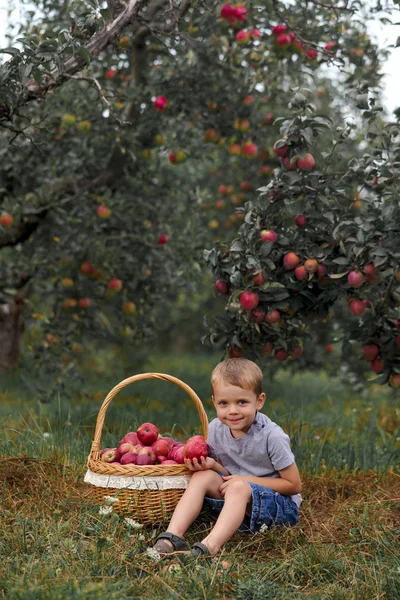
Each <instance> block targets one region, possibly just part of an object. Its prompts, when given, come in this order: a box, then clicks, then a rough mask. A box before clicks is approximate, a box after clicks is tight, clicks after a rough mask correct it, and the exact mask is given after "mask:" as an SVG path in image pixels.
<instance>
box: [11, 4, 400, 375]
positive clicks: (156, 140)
mask: <svg viewBox="0 0 400 600" xmlns="http://www.w3.org/2000/svg"><path fill="white" fill-rule="evenodd" d="M32 5H33V6H34V7H35V11H33V10H31V8H32ZM27 8H29V10H27V12H26V19H25V21H24V22H23V23H21V24H18V25H15V26H14V30H13V31H11V32H10V45H9V47H8V48H6V49H4V50H3V54H4V56H5V57H6V60H5V61H4V62H3V64H2V65H1V66H0V126H1V136H2V141H3V144H2V150H1V154H2V160H1V167H0V208H1V215H0V226H1V229H0V252H1V259H2V260H1V262H0V281H1V285H0V294H1V304H0V341H1V344H0V347H1V348H2V350H1V355H0V362H1V366H2V368H3V369H6V368H7V367H9V366H10V365H13V364H15V362H16V360H17V357H18V354H19V340H20V336H21V331H22V330H23V329H24V331H25V333H24V341H25V345H24V352H23V360H24V364H25V365H30V366H31V367H32V368H33V367H34V368H36V369H39V371H40V372H41V373H42V375H43V376H46V378H48V377H49V376H50V375H51V373H54V365H55V362H54V361H58V363H57V364H59V365H60V380H61V381H65V380H70V379H72V378H73V373H74V363H75V362H76V360H77V358H78V361H79V354H80V353H82V352H85V351H86V350H85V344H86V343H87V341H88V340H92V339H98V340H100V341H103V342H105V341H107V340H112V341H118V340H121V339H124V340H128V341H129V342H130V343H131V344H132V345H133V346H135V345H137V346H139V345H143V344H146V343H147V342H149V341H150V340H151V339H152V338H153V337H154V335H156V334H157V331H160V330H161V329H162V327H165V323H166V321H167V320H168V314H169V312H170V307H171V306H172V305H173V303H174V302H175V300H176V298H177V297H178V295H179V293H180V290H186V293H188V291H189V293H191V291H192V290H195V289H196V284H197V281H198V280H202V277H199V274H200V272H201V271H202V269H203V268H204V266H203V262H202V249H203V248H204V247H207V248H209V247H210V246H211V245H212V244H214V248H213V249H212V250H211V251H208V253H207V260H208V262H209V264H210V265H211V266H212V269H213V273H214V276H215V279H216V280H217V279H218V280H219V281H222V284H225V285H222V288H221V287H220V289H218V288H217V289H218V291H219V292H221V293H223V294H224V295H225V294H226V298H227V306H226V308H227V311H226V317H224V318H223V319H222V320H221V319H220V320H219V326H218V327H216V328H214V329H213V332H212V335H211V336H210V338H209V339H210V340H211V342H212V343H219V344H220V345H221V346H222V347H224V348H225V347H228V346H229V347H231V346H238V347H240V346H245V347H246V351H248V352H249V353H250V354H251V355H252V356H254V357H258V356H259V355H260V354H262V353H264V354H265V353H266V352H267V351H266V350H265V346H266V345H267V344H272V349H273V352H274V353H275V352H279V351H281V354H282V352H283V353H289V354H291V353H293V352H295V351H296V348H297V347H298V346H299V345H300V342H301V340H302V339H303V338H304V336H305V335H307V331H308V326H307V319H320V318H323V319H326V318H328V316H329V315H330V311H331V309H332V307H333V306H334V305H337V303H339V302H342V303H345V304H346V300H349V306H353V305H352V304H351V302H354V301H358V302H363V303H364V301H365V302H369V303H370V304H371V307H372V308H371V307H368V309H367V310H366V311H365V315H364V316H363V317H362V323H363V326H362V327H361V326H360V324H359V323H360V322H359V318H358V317H356V320H355V321H354V325H353V328H352V329H353V330H354V331H351V332H350V330H349V332H348V333H349V337H348V339H349V340H351V339H356V340H358V341H359V342H360V343H363V342H365V343H369V342H370V341H371V339H374V340H375V342H376V343H377V345H378V346H379V349H380V354H379V360H381V356H382V357H384V358H382V360H384V361H385V366H384V370H383V372H384V377H385V378H389V377H392V376H393V374H394V373H395V372H396V368H397V367H396V362H395V361H396V358H395V354H394V355H393V356H392V354H389V353H388V352H389V346H390V348H392V346H391V345H390V344H392V337H391V336H392V334H393V327H394V325H393V323H392V321H391V320H390V319H392V320H393V318H394V319H395V317H394V314H395V312H396V311H395V302H396V300H395V294H396V285H395V283H396V281H397V280H396V278H393V269H394V264H395V260H396V256H395V255H396V253H397V248H396V242H395V240H393V244H392V239H391V237H390V236H392V237H394V238H395V232H393V233H392V234H390V226H391V225H390V224H393V218H394V217H395V216H396V211H395V194H396V189H397V184H396V179H395V176H396V169H397V167H396V148H397V146H396V144H397V138H396V131H397V130H396V128H395V124H393V126H392V125H389V126H388V127H387V128H384V127H383V121H382V120H381V117H380V114H381V113H380V107H379V96H378V95H377V94H375V90H376V89H377V86H379V82H380V78H381V74H380V70H379V66H380V61H381V60H382V59H383V58H384V53H382V52H379V51H378V49H377V47H376V45H375V44H374V43H373V42H372V41H371V40H370V39H369V37H368V35H367V32H366V19H367V18H368V17H371V16H374V15H375V13H374V12H373V11H372V9H369V10H367V11H366V10H365V9H364V8H363V7H362V6H361V5H360V3H359V2H357V1H350V2H349V1H347V2H341V1H338V2H337V3H336V4H335V5H332V6H330V5H327V4H324V3H321V2H319V1H317V0H313V1H310V2H309V3H308V4H307V6H306V7H304V3H301V2H295V3H289V2H285V1H283V0H282V1H278V0H270V1H267V2H261V1H254V2H251V3H250V2H249V3H247V2H239V3H234V4H229V3H219V2H214V1H211V0H203V1H196V2H194V1H192V2H191V1H188V0H185V1H182V2H178V1H177V2H174V1H173V0H172V1H170V0H168V1H167V0H153V1H151V0H149V1H144V0H142V1H140V0H129V1H128V2H126V3H123V2H117V1H114V0H109V2H97V0H90V1H88V2H85V1H83V0H74V1H70V2H67V3H60V2H58V0H53V1H51V2H48V1H46V2H42V1H40V0H36V1H35V2H33V3H30V4H29V7H27ZM379 9H380V7H379V6H378V5H377V7H376V10H377V11H378V12H377V13H376V14H379ZM328 69H331V70H332V71H333V70H334V72H335V78H336V79H332V77H330V76H329V75H328ZM293 90H297V91H295V92H294V91H293ZM304 90H306V91H304ZM343 90H346V95H345V96H344V95H343ZM370 90H371V91H370ZM357 107H358V108H357ZM357 110H358V111H360V112H359V115H360V116H359V115H358V113H357ZM349 111H350V112H351V116H352V117H353V118H352V119H350V121H349V122H347V120H348V115H349ZM346 115H347V116H346ZM279 139H281V140H283V141H280V142H278V143H277V144H275V142H276V141H277V140H279ZM274 145H275V150H274ZM389 147H390V148H391V149H392V150H390V156H389V157H388V156H387V155H386V152H387V148H389ZM283 154H284V155H283ZM310 156H311V158H310ZM313 161H315V164H313ZM388 181H392V183H391V184H389V183H388ZM260 189H261V196H259V192H258V191H257V190H260ZM357 202H358V203H362V207H361V209H359V208H356V206H355V205H356V203H357ZM383 203H384V208H385V210H383ZM390 207H391V209H390ZM390 210H393V211H394V212H390ZM299 217H302V218H303V223H302V224H300V221H301V219H300V220H299ZM378 217H379V218H378ZM304 219H305V221H304ZM296 220H297V223H296ZM368 224H369V225H368ZM262 232H263V233H262ZM265 232H267V233H265ZM360 232H362V234H361V233H360ZM261 235H262V237H260V236H261ZM271 235H272V237H271ZM387 235H388V236H389V237H390V242H389V241H387V238H385V236H387ZM266 236H267V237H266ZM268 236H269V238H268ZM274 236H275V237H274ZM264 238H265V239H264ZM383 240H385V242H384V243H383ZM389 243H390V246H388V248H387V247H386V245H387V244H389ZM386 250H388V253H387V254H385V253H384V252H385V251H386ZM380 253H381V254H380ZM287 255H289V256H291V259H292V262H291V263H290V264H293V257H296V258H295V260H296V259H297V258H298V259H299V260H301V264H300V262H299V264H298V265H296V267H294V268H291V267H290V266H287V264H286V263H288V261H289V259H288V258H286V259H285V260H286V263H284V257H286V256H287ZM306 260H309V261H311V263H307V265H308V266H307V271H306V273H307V276H306V277H303V278H298V277H297V276H294V272H295V268H296V269H297V268H298V267H302V266H303V263H304V265H305V264H306V263H305V261H306ZM335 261H336V262H335ZM344 261H347V262H344ZM316 263H317V265H316ZM370 264H371V265H373V269H375V271H374V272H373V273H372V275H371V274H368V272H366V271H365V268H366V267H367V265H370ZM323 268H325V269H326V271H325V272H324V273H323V274H321V269H323ZM369 268H370V269H371V268H372V267H369ZM315 269H317V270H315ZM350 272H354V273H356V274H361V276H362V278H363V280H362V281H363V282H362V284H361V285H360V286H359V287H356V286H354V285H353V284H351V283H350V282H348V281H347V278H348V276H349V274H350ZM317 273H319V274H320V275H321V276H320V277H318V274H317ZM377 273H378V274H377ZM357 277H359V275H357ZM371 277H372V278H373V281H374V282H373V283H371ZM388 277H389V281H388V280H387V278H388ZM261 279H262V281H261ZM375 280H379V281H378V282H376V281H375ZM358 281H361V280H360V279H358ZM389 282H391V283H389ZM219 285H220V286H221V284H219ZM243 294H247V295H246V296H243ZM249 294H250V296H249ZM251 294H253V296H251ZM254 294H255V295H257V296H258V302H257V306H254V307H252V308H251V304H252V303H254V301H255V297H254ZM378 297H379V298H380V300H379V301H378ZM244 298H248V299H250V304H248V303H247V304H246V303H245V301H244ZM251 299H252V300H251ZM379 302H380V304H379ZM381 305H382V319H383V321H382V328H383V329H382V333H379V331H380V330H379V331H378V329H377V327H378V322H379V321H378V319H376V318H375V317H376V314H375V311H376V310H378V307H380V306H381ZM363 306H364V304H363ZM257 309H258V310H262V311H264V313H270V312H271V311H277V312H278V313H279V319H278V320H276V319H275V317H276V316H277V315H276V313H275V317H274V316H272V317H271V316H269V317H268V319H269V320H270V321H271V322H268V321H265V319H264V320H263V321H262V322H261V321H259V322H257V321H258V320H259V316H258V317H256V318H254V315H253V314H252V312H251V311H252V310H257ZM346 310H347V308H346ZM358 310H361V309H358ZM379 310H380V309H379ZM385 311H389V312H386V313H385ZM379 314H381V313H379ZM368 315H370V320H371V323H370V325H367V321H366V319H367V317H368ZM384 315H386V316H384ZM361 332H363V334H362V335H363V336H364V337H365V338H366V339H365V340H364V338H363V337H362V335H361ZM367 332H368V335H366V334H367ZM385 332H386V333H385ZM384 335H386V336H389V337H390V340H389V341H388V342H387V344H388V352H386V350H384V343H386V342H384V339H385V338H384ZM367 338H368V339H367ZM267 348H269V346H267ZM390 351H391V350H390ZM299 352H300V351H299V350H297V353H299ZM282 356H283V355H282ZM39 371H38V372H39Z"/></svg>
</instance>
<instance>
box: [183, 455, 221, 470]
mask: <svg viewBox="0 0 400 600" xmlns="http://www.w3.org/2000/svg"><path fill="white" fill-rule="evenodd" d="M216 464H217V461H216V460H214V459H213V458H211V457H210V456H207V457H205V456H201V457H200V459H198V458H185V465H186V466H187V468H188V469H189V470H190V471H206V470H207V469H214V471H215V470H216V468H215V466H216Z"/></svg>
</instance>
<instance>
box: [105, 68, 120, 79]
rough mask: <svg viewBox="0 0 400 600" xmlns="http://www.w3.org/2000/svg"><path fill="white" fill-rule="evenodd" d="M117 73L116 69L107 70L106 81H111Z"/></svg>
mask: <svg viewBox="0 0 400 600" xmlns="http://www.w3.org/2000/svg"><path fill="white" fill-rule="evenodd" d="M117 73H118V71H117V69H108V70H107V71H106V79H113V77H115V76H116V74H117Z"/></svg>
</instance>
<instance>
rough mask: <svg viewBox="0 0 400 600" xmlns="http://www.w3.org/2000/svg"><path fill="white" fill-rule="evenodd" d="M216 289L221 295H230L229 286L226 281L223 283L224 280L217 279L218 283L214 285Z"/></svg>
mask: <svg viewBox="0 0 400 600" xmlns="http://www.w3.org/2000/svg"><path fill="white" fill-rule="evenodd" d="M214 287H215V289H216V290H217V292H219V293H220V294H229V285H228V283H227V282H226V281H223V280H222V279H217V281H216V282H215V284H214Z"/></svg>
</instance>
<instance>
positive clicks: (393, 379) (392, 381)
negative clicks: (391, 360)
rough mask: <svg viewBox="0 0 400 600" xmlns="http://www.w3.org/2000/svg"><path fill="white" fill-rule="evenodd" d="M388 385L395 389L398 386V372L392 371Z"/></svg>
mask: <svg viewBox="0 0 400 600" xmlns="http://www.w3.org/2000/svg"><path fill="white" fill-rule="evenodd" d="M389 385H390V387H392V388H394V389H396V390H397V389H399V388H400V375H399V374H398V373H392V375H391V376H390V377H389Z"/></svg>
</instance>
